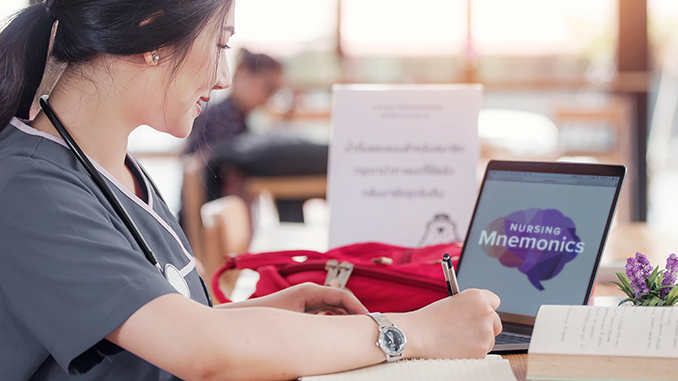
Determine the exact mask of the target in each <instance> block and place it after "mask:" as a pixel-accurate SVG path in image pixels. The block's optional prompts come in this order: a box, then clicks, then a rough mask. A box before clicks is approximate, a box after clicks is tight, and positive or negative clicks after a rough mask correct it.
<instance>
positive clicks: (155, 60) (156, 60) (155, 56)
mask: <svg viewBox="0 0 678 381" xmlns="http://www.w3.org/2000/svg"><path fill="white" fill-rule="evenodd" d="M151 58H152V59H153V63H158V61H159V60H160V56H159V55H158V54H157V53H153V55H151Z"/></svg>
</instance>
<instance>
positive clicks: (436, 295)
mask: <svg viewBox="0 0 678 381" xmlns="http://www.w3.org/2000/svg"><path fill="white" fill-rule="evenodd" d="M461 246H462V244H461V242H455V243H450V244H441V245H434V246H427V247H421V248H408V247H399V246H393V245H387V244H382V243H373V242H370V243H360V244H355V245H348V246H343V247H339V248H336V249H333V250H330V251H328V252H326V253H320V252H317V251H308V250H292V251H279V252H270V253H261V254H241V255H238V256H233V257H229V258H228V259H227V262H226V264H225V265H224V266H222V267H221V268H220V269H219V270H217V272H216V273H215V274H214V277H213V278H212V290H214V296H215V298H216V299H217V300H218V301H219V302H221V303H225V302H228V301H229V300H228V299H227V298H226V297H225V296H224V294H223V293H222V292H221V291H220V290H219V277H220V276H221V274H222V273H223V272H224V271H226V270H230V269H252V270H255V271H257V272H258V273H259V275H260V278H259V281H258V282H257V288H256V291H255V292H254V294H253V295H252V296H251V298H255V297H259V296H264V295H268V294H271V293H273V292H276V291H279V290H282V289H284V288H287V287H289V286H292V285H295V284H300V283H304V282H313V283H317V284H327V283H330V282H332V283H333V284H334V285H338V286H342V283H343V285H345V286H346V288H347V289H349V290H350V291H352V292H353V294H354V295H355V296H356V297H357V298H358V299H359V300H360V301H361V302H362V303H363V304H364V305H365V307H367V309H368V310H370V311H379V312H406V311H412V310H416V309H418V308H421V307H423V306H425V305H427V304H430V303H432V302H435V301H436V300H439V299H442V298H444V297H446V296H447V285H446V284H445V277H444V275H443V272H442V267H441V264H440V263H441V259H442V256H443V254H445V253H448V254H450V256H451V257H452V260H453V265H454V267H455V268H456V267H457V261H458V260H459V254H460V253H461Z"/></svg>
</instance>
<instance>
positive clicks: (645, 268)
mask: <svg viewBox="0 0 678 381" xmlns="http://www.w3.org/2000/svg"><path fill="white" fill-rule="evenodd" d="M636 261H637V262H638V265H639V266H640V270H641V271H642V272H643V276H644V277H645V278H649V277H650V275H651V274H652V271H654V268H653V267H652V265H651V264H650V261H649V260H648V259H647V257H646V256H645V255H644V254H643V253H636Z"/></svg>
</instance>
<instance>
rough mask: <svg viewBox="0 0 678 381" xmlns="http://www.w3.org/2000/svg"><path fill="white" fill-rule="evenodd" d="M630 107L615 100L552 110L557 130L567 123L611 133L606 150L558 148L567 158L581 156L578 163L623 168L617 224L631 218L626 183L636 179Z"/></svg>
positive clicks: (621, 100) (622, 99) (623, 99)
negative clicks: (594, 163) (585, 162)
mask: <svg viewBox="0 0 678 381" xmlns="http://www.w3.org/2000/svg"><path fill="white" fill-rule="evenodd" d="M631 118H632V107H631V104H630V103H629V102H628V100H627V99H625V98H623V97H616V98H614V99H613V100H612V101H611V102H609V103H607V104H605V105H602V106H599V107H583V106H573V105H567V106H560V107H557V108H556V109H555V110H554V111H553V120H554V122H555V123H556V125H557V126H558V128H561V129H562V128H563V127H564V126H566V125H567V124H577V125H578V126H582V128H586V127H591V128H601V127H606V128H607V129H608V130H609V131H610V132H611V133H612V141H611V144H610V145H609V146H608V147H607V149H598V150H591V149H586V148H580V147H562V146H561V155H562V156H564V157H569V158H576V157H581V158H583V160H582V161H587V160H593V161H597V162H600V163H612V164H623V165H626V167H627V169H628V172H627V175H626V177H627V180H626V181H625V182H624V183H625V184H624V187H623V188H622V192H621V195H620V198H619V204H618V208H617V213H616V217H617V219H618V220H620V221H630V219H631V197H630V190H629V189H628V188H629V184H630V183H632V182H633V181H632V179H633V177H634V176H637V171H636V168H634V167H633V160H632V159H633V156H632V155H633V148H632V145H631V144H632V142H631Z"/></svg>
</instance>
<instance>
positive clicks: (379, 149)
mask: <svg viewBox="0 0 678 381" xmlns="http://www.w3.org/2000/svg"><path fill="white" fill-rule="evenodd" d="M332 90H333V106H332V127H333V131H332V138H331V141H330V152H329V163H328V201H329V204H330V235H329V247H330V248H334V247H338V246H343V245H347V244H352V243H358V242H383V243H389V244H394V245H401V246H408V247H414V246H417V247H419V246H426V245H432V244H438V243H445V242H453V241H462V240H463V239H464V237H465V236H466V231H467V229H468V225H469V222H470V219H471V214H472V213H473V207H474V205H475V200H476V196H477V183H476V165H477V162H478V151H479V148H478V112H479V111H480V107H481V103H482V92H483V88H482V86H481V85H393V86H383V85H335V86H334V87H333V89H332Z"/></svg>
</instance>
